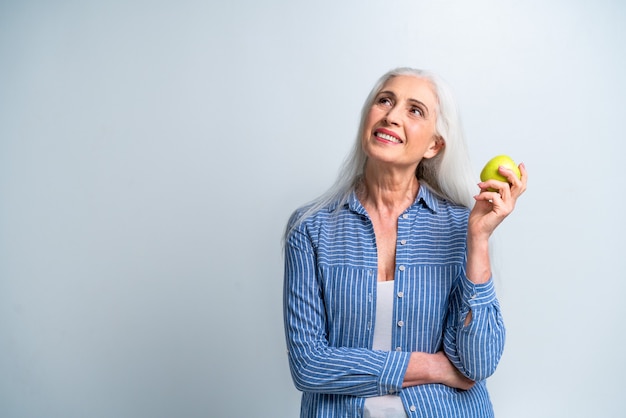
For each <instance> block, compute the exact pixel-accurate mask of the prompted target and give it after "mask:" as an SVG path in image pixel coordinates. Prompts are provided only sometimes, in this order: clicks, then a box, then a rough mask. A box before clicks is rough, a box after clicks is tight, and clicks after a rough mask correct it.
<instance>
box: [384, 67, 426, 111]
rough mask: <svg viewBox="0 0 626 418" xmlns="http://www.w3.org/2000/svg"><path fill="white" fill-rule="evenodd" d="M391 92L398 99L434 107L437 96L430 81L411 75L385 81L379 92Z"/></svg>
mask: <svg viewBox="0 0 626 418" xmlns="http://www.w3.org/2000/svg"><path fill="white" fill-rule="evenodd" d="M380 91H381V92H383V91H387V92H392V93H393V94H395V95H396V96H397V97H399V98H403V99H413V100H418V101H420V102H423V103H424V104H426V105H429V107H430V106H435V104H436V103H437V96H436V95H435V91H434V88H433V85H432V84H431V82H430V81H428V80H426V79H424V78H419V77H416V76H411V75H399V76H395V77H393V78H390V79H389V80H387V81H386V82H385V83H384V84H383V86H382V88H381V90H380Z"/></svg>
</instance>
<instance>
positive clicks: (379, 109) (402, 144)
mask: <svg viewBox="0 0 626 418" xmlns="http://www.w3.org/2000/svg"><path fill="white" fill-rule="evenodd" d="M436 112H437V98H436V96H435V93H434V91H433V88H432V86H431V84H430V82H429V81H427V80H424V79H421V78H417V77H414V76H396V77H393V78H392V79H390V80H388V81H387V82H386V83H385V84H384V85H383V87H382V88H381V90H380V92H379V93H378V94H377V95H376V97H375V98H374V102H373V103H372V107H371V108H370V110H369V113H368V114H367V117H366V120H365V127H364V128H365V129H364V130H363V138H362V141H363V150H364V151H365V154H367V156H368V158H369V159H371V160H374V161H377V162H381V163H388V164H394V165H396V166H406V167H412V168H413V169H414V168H415V167H417V165H418V164H419V162H420V161H421V160H422V158H432V157H434V156H435V155H436V154H437V153H438V152H439V150H440V149H441V147H442V146H443V141H442V140H438V139H437V136H436V134H435V123H436V120H437V119H436V118H437V114H436Z"/></svg>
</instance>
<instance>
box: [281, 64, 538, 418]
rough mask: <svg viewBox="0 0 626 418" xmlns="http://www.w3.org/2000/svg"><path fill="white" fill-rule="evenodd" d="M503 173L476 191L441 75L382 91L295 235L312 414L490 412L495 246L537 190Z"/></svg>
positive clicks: (292, 296) (391, 78)
mask: <svg viewBox="0 0 626 418" xmlns="http://www.w3.org/2000/svg"><path fill="white" fill-rule="evenodd" d="M499 171H500V174H502V175H504V176H505V177H506V178H507V180H508V183H507V182H500V181H496V180H489V181H487V182H482V183H479V184H478V188H476V185H475V184H472V179H473V175H472V172H471V166H470V163H469V157H468V155H467V151H466V147H465V143H464V139H463V134H462V132H461V128H460V121H459V116H458V113H457V110H456V105H455V103H454V101H453V99H452V96H451V95H450V93H449V90H448V88H447V87H446V86H445V84H444V83H442V81H441V80H440V79H438V78H437V77H436V76H434V75H433V74H430V73H427V72H424V71H420V70H414V69H409V68H400V69H396V70H393V71H391V72H389V73H387V74H385V75H384V76H383V77H382V78H381V79H380V80H379V81H378V83H377V84H376V85H375V86H374V89H373V90H372V92H371V93H370V95H369V96H368V98H367V100H366V102H365V105H364V107H363V111H362V120H361V124H360V129H359V132H358V135H357V141H356V144H355V147H354V149H353V151H352V153H351V155H350V156H349V158H348V159H347V160H346V163H345V165H344V167H343V171H342V173H341V175H340V176H339V178H338V180H337V182H336V184H335V185H334V187H333V188H331V189H330V190H329V191H328V192H327V193H326V194H325V195H323V196H322V197H320V198H318V199H317V200H315V201H314V202H312V203H311V204H309V205H307V206H305V207H303V208H301V209H299V210H297V211H296V212H295V213H294V215H293V216H292V217H291V219H290V221H289V224H288V226H287V231H286V235H285V284H284V320H285V332H286V337H287V347H288V353H289V364H290V367H291V372H292V376H293V380H294V383H295V385H296V387H297V388H298V390H300V391H302V392H303V396H302V408H301V416H302V417H372V418H374V417H388V418H391V417H407V416H408V417H490V416H493V408H492V406H491V402H490V400H489V395H488V393H487V388H486V385H485V379H487V377H489V376H490V375H491V374H492V373H493V372H494V371H495V369H496V366H497V364H498V361H499V359H500V357H501V354H502V351H503V347H504V337H505V329H504V325H503V321H502V316H501V313H500V308H499V304H498V301H497V299H496V294H495V291H494V285H493V280H492V275H491V267H490V260H489V237H490V236H491V234H492V233H493V231H494V230H495V228H496V227H497V226H498V225H499V224H500V223H501V222H502V220H503V219H504V218H505V217H506V216H507V215H509V214H510V213H511V212H512V210H513V208H514V206H515V203H516V200H517V198H518V197H519V196H520V195H521V194H522V193H523V192H524V190H525V189H526V182H527V173H526V169H525V167H524V165H523V164H521V165H520V171H521V173H522V175H521V179H519V178H517V177H516V176H515V174H514V173H513V172H512V171H511V170H507V169H505V168H504V167H501V168H500V170H499ZM472 188H476V190H475V191H473V190H472ZM473 193H475V194H476V195H475V196H472V194H473Z"/></svg>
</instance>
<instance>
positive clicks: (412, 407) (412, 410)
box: [409, 405, 417, 412]
mask: <svg viewBox="0 0 626 418" xmlns="http://www.w3.org/2000/svg"><path fill="white" fill-rule="evenodd" d="M409 409H410V410H411V412H415V411H417V408H416V407H415V405H411V406H409Z"/></svg>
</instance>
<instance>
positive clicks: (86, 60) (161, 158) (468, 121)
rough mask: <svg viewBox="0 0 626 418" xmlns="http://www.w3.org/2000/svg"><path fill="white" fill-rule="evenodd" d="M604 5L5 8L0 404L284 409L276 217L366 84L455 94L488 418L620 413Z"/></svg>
mask: <svg viewBox="0 0 626 418" xmlns="http://www.w3.org/2000/svg"><path fill="white" fill-rule="evenodd" d="M625 18H626V6H624V3H623V2H621V1H610V0H598V1H593V2H587V1H582V0H580V1H572V0H569V1H565V0H563V1H545V0H531V1H525V2H520V1H512V0H511V1H486V0H476V1H471V2H469V1H460V0H459V1H453V0H449V1H422V0H419V1H415V0H411V1H409V0H372V1H362V0H359V1H357V0H353V1H344V2H338V1H334V0H333V1H326V0H324V1H315V2H303V1H287V0H267V1H253V0H249V1H229V2H217V1H215V2H211V1H209V2H206V1H200V0H198V1H194V0H182V1H176V2H165V1H147V0H146V1H140V0H133V1H117V0H113V1H106V2H105V1H81V2H79V1H55V2H51V1H35V0H21V1H8V0H5V1H0V415H1V416H2V417H6V418H18V417H19V418H35V417H37V418H41V417H63V418H74V417H94V418H99V417H103V418H104V417H107V418H110V417H116V418H126V417H183V418H185V417H189V418H195V417H218V418H220V417H241V416H247V417H294V416H297V414H298V410H299V394H298V392H297V391H296V390H295V389H294V388H293V386H292V383H291V380H290V376H289V371H288V368H287V361H286V355H285V348H284V336H283V329H282V316H281V309H282V308H281V291H282V255H281V243H280V239H281V233H282V229H283V226H284V224H285V222H286V220H287V217H288V216H289V214H290V213H291V211H292V210H293V209H295V208H296V207H297V206H299V205H301V204H303V203H305V202H306V201H308V200H309V199H311V198H313V197H314V196H316V195H317V194H319V193H321V192H322V191H324V190H325V189H326V188H327V187H328V186H329V185H330V183H331V182H332V181H333V179H334V177H335V175H336V173H337V168H338V165H339V163H340V161H341V160H342V159H343V157H344V155H345V154H346V152H347V151H348V148H349V147H350V145H351V143H352V140H353V138H354V135H355V133H356V124H357V121H358V113H359V110H360V106H361V103H362V102H363V100H364V99H365V96H366V94H367V92H368V91H369V89H370V88H371V86H372V85H373V83H374V81H375V79H376V78H378V77H379V76H380V75H381V74H382V73H384V72H385V71H387V70H388V69H390V68H392V67H396V66H400V65H410V66H415V67H422V68H427V69H430V70H433V71H435V72H437V73H439V74H441V75H442V76H443V77H444V78H446V79H447V80H448V81H449V82H450V84H451V85H452V86H453V89H454V90H455V92H456V95H457V97H458V100H459V103H460V106H461V108H462V114H463V119H464V125H465V128H466V131H467V136H468V141H469V144H470V148H471V153H472V155H471V156H472V160H473V163H474V165H475V171H476V173H478V172H479V171H480V169H481V168H482V165H483V163H484V162H485V161H486V160H487V159H489V158H490V157H492V156H493V155H496V154H500V153H507V154H510V155H511V156H513V157H514V158H515V159H516V160H518V161H524V162H525V163H526V165H527V167H528V170H529V173H530V182H529V189H528V192H527V194H525V195H524V196H523V199H521V200H520V202H519V205H518V208H517V210H516V212H515V213H514V214H513V215H512V216H511V217H510V218H509V219H508V220H507V221H506V223H505V224H503V225H502V227H501V228H500V230H499V231H498V233H497V235H496V236H495V237H494V244H495V246H496V258H495V260H494V262H495V268H496V272H497V284H498V291H499V295H500V299H501V303H502V307H503V310H504V315H505V319H506V322H507V326H508V340H507V346H506V350H505V354H504V358H503V360H502V363H501V366H500V367H499V369H498V371H497V372H496V374H495V375H494V376H493V378H492V379H491V380H490V384H489V385H490V389H491V393H492V397H493V402H494V405H495V408H496V413H497V415H498V416H499V417H505V418H508V417H551V418H552V417H568V418H571V417H623V416H624V415H625V414H626V397H624V396H623V376H624V375H625V374H626V366H625V361H624V356H623V353H622V351H623V338H622V337H623V333H624V325H623V318H624V316H625V314H626V309H625V307H624V303H623V300H622V299H623V295H624V294H625V291H626V286H625V285H624V278H625V274H624V268H623V256H624V255H623V253H624V242H623V237H624V232H625V225H624V216H623V213H622V212H623V210H624V209H623V208H624V198H623V195H624V193H623V181H622V179H623V177H624V176H623V172H624V168H623V155H622V154H621V153H622V152H623V150H624V144H623V143H624V134H623V132H624V129H623V124H624V121H625V119H626V118H625V117H626V114H625V113H626V112H625V107H624V103H623V100H624V97H625V96H626V82H625V81H624V80H625V78H624V74H625V72H626V48H624V45H623V42H624V40H626V29H625V28H626V25H625V24H624V22H626V19H625Z"/></svg>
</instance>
